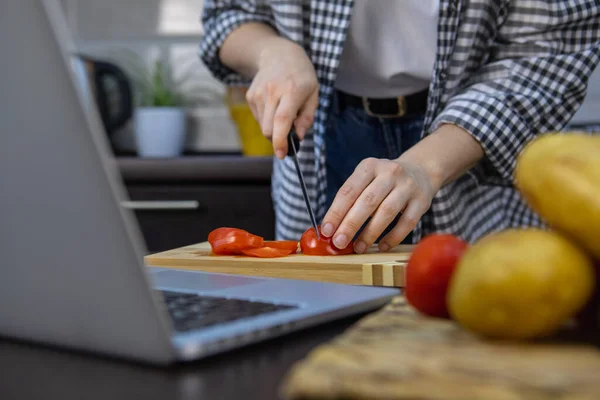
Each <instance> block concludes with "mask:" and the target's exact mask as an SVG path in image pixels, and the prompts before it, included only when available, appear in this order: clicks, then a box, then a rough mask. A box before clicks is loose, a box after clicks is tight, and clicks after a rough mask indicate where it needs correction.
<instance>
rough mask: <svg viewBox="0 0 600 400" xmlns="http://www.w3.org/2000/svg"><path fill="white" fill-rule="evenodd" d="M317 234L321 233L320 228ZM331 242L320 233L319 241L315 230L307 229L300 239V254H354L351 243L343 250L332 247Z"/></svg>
mask: <svg viewBox="0 0 600 400" xmlns="http://www.w3.org/2000/svg"><path fill="white" fill-rule="evenodd" d="M319 233H321V227H320V226H319ZM331 240H332V239H331V238H327V237H325V236H323V233H321V239H319V238H318V237H317V232H316V231H315V228H309V229H307V230H306V232H304V234H303V235H302V237H301V238H300V249H301V250H302V253H304V254H308V255H311V256H336V255H344V254H353V253H354V247H353V245H352V243H349V244H348V246H346V247H345V248H343V249H338V248H337V247H335V246H334V245H333V243H332V241H331Z"/></svg>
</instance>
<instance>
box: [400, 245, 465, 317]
mask: <svg viewBox="0 0 600 400" xmlns="http://www.w3.org/2000/svg"><path fill="white" fill-rule="evenodd" d="M467 247H468V244H467V243H466V242H465V241H463V240H461V239H460V238H458V237H456V236H453V235H442V234H435V235H430V236H427V237H425V238H423V239H422V240H421V241H420V242H419V244H417V246H416V247H415V249H414V251H413V253H412V255H411V257H410V259H409V261H408V264H407V266H406V282H405V288H404V295H405V296H406V300H407V301H408V302H409V303H410V304H411V305H412V306H413V307H415V308H416V309H417V310H419V311H420V312H421V313H423V314H426V315H430V316H433V317H440V318H448V316H449V313H448V307H447V305H446V292H447V291H448V285H449V283H450V279H451V278H452V272H453V271H454V269H455V267H456V264H457V263H458V260H459V259H460V257H461V256H462V254H463V253H464V251H465V250H466V249H467Z"/></svg>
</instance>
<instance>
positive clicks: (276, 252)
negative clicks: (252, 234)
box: [242, 247, 293, 258]
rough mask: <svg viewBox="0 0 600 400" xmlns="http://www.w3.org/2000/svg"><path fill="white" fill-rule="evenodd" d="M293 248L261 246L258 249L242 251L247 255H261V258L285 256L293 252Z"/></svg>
mask: <svg viewBox="0 0 600 400" xmlns="http://www.w3.org/2000/svg"><path fill="white" fill-rule="evenodd" d="M292 252H293V250H290V249H276V248H273V247H259V248H257V249H243V250H242V253H244V254H245V255H247V256H253V257H260V258H275V257H285V256H289V255H290V254H292Z"/></svg>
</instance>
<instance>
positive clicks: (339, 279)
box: [144, 242, 413, 287]
mask: <svg viewBox="0 0 600 400" xmlns="http://www.w3.org/2000/svg"><path fill="white" fill-rule="evenodd" d="M412 248H413V247H412V246H406V245H401V246H398V247H396V248H394V249H393V250H392V251H390V252H386V253H380V252H378V251H377V248H376V247H375V246H373V247H372V248H371V249H369V251H368V252H367V253H365V254H351V255H345V256H307V255H304V254H293V255H290V256H287V257H281V258H255V257H246V256H217V255H213V254H211V250H210V245H209V244H208V242H203V243H198V244H195V245H191V246H186V247H181V248H178V249H173V250H169V251H165V252H161V253H156V254H151V255H148V256H146V257H145V258H144V261H145V263H146V265H149V266H155V267H167V268H178V269H188V270H199V271H207V272H218V273H224V274H237V275H249V276H266V277H274V278H287V279H303V280H314V281H321V282H333V283H345V284H357V285H376V286H395V287H403V286H404V267H405V265H406V262H407V260H408V258H409V257H410V252H411V250H412Z"/></svg>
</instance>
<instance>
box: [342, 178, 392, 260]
mask: <svg viewBox="0 0 600 400" xmlns="http://www.w3.org/2000/svg"><path fill="white" fill-rule="evenodd" d="M393 188H394V181H392V180H391V179H386V177H385V175H380V176H377V177H376V178H375V179H374V180H373V182H372V183H371V184H370V185H369V186H368V187H367V188H366V189H365V190H364V191H363V192H362V194H361V195H360V196H359V197H358V199H357V200H356V201H355V202H354V204H353V205H352V207H351V208H350V210H349V211H348V213H347V214H346V216H345V217H344V220H343V221H342V223H341V224H340V227H339V228H338V229H337V231H336V234H335V236H334V238H333V244H334V245H335V246H336V247H338V248H344V247H346V246H347V245H348V243H349V242H350V240H352V239H353V238H354V236H356V234H357V233H358V231H359V230H360V228H361V227H362V226H363V225H364V223H365V222H366V221H367V219H368V218H369V217H370V216H371V215H373V213H375V210H377V208H378V207H379V205H380V204H381V203H382V202H383V201H384V199H386V197H388V195H389V193H390V192H391V191H392V189H393ZM382 230H383V229H382ZM369 245H370V244H369ZM357 246H358V248H356V249H355V250H356V251H357V252H358V253H362V252H363V251H365V250H366V245H365V243H360V242H357ZM363 246H364V248H362V247H363Z"/></svg>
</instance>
